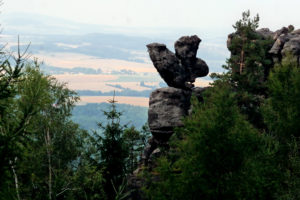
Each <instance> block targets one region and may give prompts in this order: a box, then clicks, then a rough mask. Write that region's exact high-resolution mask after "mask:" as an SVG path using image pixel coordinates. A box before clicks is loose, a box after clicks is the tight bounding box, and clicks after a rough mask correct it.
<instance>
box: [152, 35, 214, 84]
mask: <svg viewBox="0 0 300 200" xmlns="http://www.w3.org/2000/svg"><path fill="white" fill-rule="evenodd" d="M200 42H201V40H200V39H199V38H198V37H197V36H196V35H194V36H190V37H189V36H184V37H181V38H180V39H179V40H177V41H176V42H175V52H176V53H173V52H171V51H170V50H169V49H168V48H167V47H166V45H164V44H159V43H152V44H148V45H147V48H148V52H149V55H150V58H151V60H152V62H153V64H154V67H155V68H156V69H157V71H158V73H159V74H160V76H161V77H162V78H163V79H164V80H165V82H166V83H167V84H168V86H170V87H175V88H181V89H190V88H192V87H194V85H193V83H194V82H195V79H196V78H198V77H203V76H206V75H207V74H208V66H207V64H206V63H205V62H204V61H203V60H201V59H199V58H196V54H197V50H198V46H199V44H200Z"/></svg>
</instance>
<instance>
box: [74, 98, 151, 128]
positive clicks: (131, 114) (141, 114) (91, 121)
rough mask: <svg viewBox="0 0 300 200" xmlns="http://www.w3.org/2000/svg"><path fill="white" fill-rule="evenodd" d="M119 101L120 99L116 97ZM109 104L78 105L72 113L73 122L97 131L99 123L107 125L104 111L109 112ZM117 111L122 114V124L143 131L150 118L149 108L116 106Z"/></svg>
mask: <svg viewBox="0 0 300 200" xmlns="http://www.w3.org/2000/svg"><path fill="white" fill-rule="evenodd" d="M112 96H113V95H112ZM115 99H116V100H118V97H117V96H116V97H115ZM109 108H110V104H109V103H88V104H85V105H77V106H75V107H74V109H73V111H72V120H73V121H74V122H76V123H78V124H79V125H80V127H81V128H83V129H85V130H97V129H99V127H98V126H97V122H101V123H105V122H106V121H107V119H106V117H105V115H103V110H109ZM116 109H117V110H118V111H120V112H122V115H121V117H120V124H121V125H127V126H134V127H136V128H137V129H141V128H142V127H143V126H144V125H145V122H146V121H147V118H148V108H147V107H140V106H132V105H128V104H119V103H118V104H116Z"/></svg>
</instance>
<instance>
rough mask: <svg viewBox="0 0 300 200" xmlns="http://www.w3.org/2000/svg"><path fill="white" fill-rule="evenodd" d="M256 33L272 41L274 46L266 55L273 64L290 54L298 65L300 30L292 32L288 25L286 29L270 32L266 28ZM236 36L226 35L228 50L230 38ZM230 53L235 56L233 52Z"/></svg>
mask: <svg viewBox="0 0 300 200" xmlns="http://www.w3.org/2000/svg"><path fill="white" fill-rule="evenodd" d="M256 32H257V33H258V34H260V35H262V36H263V38H265V39H267V38H270V39H272V40H274V44H273V46H272V48H271V49H270V50H269V52H268V53H269V54H270V55H271V56H272V58H273V61H274V62H275V63H276V62H280V61H281V59H282V58H283V57H284V56H285V55H287V54H291V55H292V56H294V57H295V59H296V60H297V61H298V64H300V63H299V58H300V29H297V30H294V26H292V25H289V26H288V27H282V28H281V29H279V30H277V31H275V32H273V31H270V29H268V28H262V29H259V30H257V31H256ZM236 36H237V35H236V34H235V33H232V34H229V35H228V39H227V47H228V49H230V45H231V41H232V38H233V37H236ZM231 53H232V54H235V52H231Z"/></svg>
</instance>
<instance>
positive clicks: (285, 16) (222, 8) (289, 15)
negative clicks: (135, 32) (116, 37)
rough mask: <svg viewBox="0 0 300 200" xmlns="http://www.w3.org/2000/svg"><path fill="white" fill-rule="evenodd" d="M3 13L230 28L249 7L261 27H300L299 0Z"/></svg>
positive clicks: (29, 5)
mask: <svg viewBox="0 0 300 200" xmlns="http://www.w3.org/2000/svg"><path fill="white" fill-rule="evenodd" d="M2 1H3V3H4V5H3V6H2V7H1V8H0V9H1V10H2V13H8V12H29V13H39V14H45V15H50V16H54V17H60V18H64V19H71V20H73V21H77V22H85V23H92V24H104V25H112V26H123V27H155V28H159V27H165V28H166V27H176V28H188V27H191V28H201V29H207V30H215V31H221V30H224V31H225V30H226V32H227V30H228V29H230V28H231V25H232V24H233V23H234V22H235V21H236V20H238V19H240V18H241V13H242V12H243V11H245V10H247V9H250V11H251V13H252V14H256V13H259V15H260V17H261V22H260V25H261V27H266V26H267V27H270V28H271V29H278V28H281V27H282V26H284V25H285V26H287V25H289V24H293V25H294V26H295V27H296V28H300V12H299V9H300V0H284V1H283V0H2Z"/></svg>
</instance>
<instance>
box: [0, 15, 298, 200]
mask: <svg viewBox="0 0 300 200" xmlns="http://www.w3.org/2000/svg"><path fill="white" fill-rule="evenodd" d="M258 25H259V17H258V16H256V17H254V18H253V19H252V18H250V13H249V12H245V13H243V18H242V19H241V20H239V21H237V22H236V23H235V24H234V26H233V27H234V29H235V37H232V41H231V44H230V45H229V47H228V48H229V50H230V51H231V53H232V54H231V56H230V58H229V59H228V60H227V61H226V64H225V65H224V66H223V68H224V69H225V72H224V73H222V74H216V73H215V74H211V77H212V78H213V79H214V82H213V83H212V84H211V85H210V87H208V88H206V89H205V92H204V93H203V101H201V102H199V101H198V99H197V98H196V97H194V98H192V102H191V103H192V110H191V114H190V115H189V116H188V117H186V118H185V119H184V126H183V127H181V128H178V129H176V131H175V134H174V135H173V136H172V137H171V138H170V140H169V146H168V147H167V148H165V147H164V148H161V155H160V156H159V157H157V158H156V159H155V161H154V164H152V165H151V168H150V167H147V166H143V167H142V169H143V170H141V172H140V173H139V176H140V177H141V178H142V179H143V180H144V181H143V187H142V188H140V190H141V193H142V194H143V199H154V200H156V199H159V200H162V199H174V200H175V199H178V200H179V199H205V200H206V199H208V200H210V199H211V200H217V199H218V200H226V199H228V200H229V199H230V200H232V199H239V200H242V199H262V200H267V199H278V200H279V199H280V200H284V199H286V200H290V199H300V155H299V151H300V150H299V149H300V146H299V145H300V143H299V142H300V141H299V139H300V138H299V137H300V103H299V102H300V68H299V60H297V59H295V57H294V56H293V55H292V54H287V55H285V56H284V57H283V58H282V60H280V61H277V62H274V61H273V60H272V58H271V57H270V56H269V55H268V50H269V49H270V45H272V41H271V39H270V38H263V37H261V35H259V34H258V33H257V32H256V29H257V28H258ZM290 31H291V30H290ZM26 58H27V54H26V50H25V52H24V53H22V52H21V51H20V50H17V52H16V55H15V56H13V55H9V54H7V53H5V52H4V51H2V52H1V58H0V61H1V63H0V71H1V73H0V199H5V200H10V199H16V200H21V199H22V200H23V199H24V200H25V199H33V200H35V199H36V200H40V199H49V200H52V199H53V200H54V199H57V200H59V199H68V200H71V199H86V200H96V199H130V198H131V195H130V194H131V193H132V192H133V191H132V190H131V189H128V188H127V180H128V177H129V176H130V175H131V174H133V172H134V171H135V170H136V169H137V167H138V166H140V165H142V164H141V163H142V162H141V158H142V153H143V150H144V148H145V147H146V145H147V141H148V139H149V135H150V131H149V128H148V127H147V124H145V125H144V126H142V127H141V128H140V127H138V128H136V127H134V126H132V125H131V124H130V121H126V119H127V117H126V118H124V117H123V115H124V113H122V107H119V108H118V107H117V105H116V99H115V97H114V96H112V99H111V100H110V101H109V102H108V103H109V105H106V106H107V107H106V108H105V109H104V110H103V111H99V109H96V106H97V105H95V104H89V105H87V106H85V107H79V108H75V110H73V109H74V106H75V105H76V103H77V102H78V101H79V96H78V94H76V92H74V91H72V90H70V89H68V88H67V87H66V85H64V84H61V83H59V82H58V81H57V80H56V79H55V78H53V77H52V76H50V75H46V74H44V73H43V72H42V71H41V70H40V64H39V62H38V61H30V60H28V59H26ZM83 108H86V109H89V110H90V111H93V112H99V115H101V116H99V119H98V120H97V119H92V120H97V123H96V122H95V124H91V122H90V121H89V122H86V123H85V124H86V126H83V127H82V126H81V127H80V126H79V125H78V124H77V123H75V122H74V121H76V122H79V121H82V120H85V118H86V117H87V116H86V114H85V111H84V110H82V109H83ZM134 112H135V111H134ZM74 113H76V117H74V116H73V115H72V114H74ZM135 114H136V117H137V118H139V119H144V116H143V117H142V116H140V117H139V115H141V114H144V112H143V113H135ZM81 115H82V116H81ZM103 118H104V119H105V120H103ZM73 120H74V121H73ZM90 120H91V119H90ZM144 123H145V122H144V121H143V120H141V121H139V122H138V124H139V126H141V124H144ZM95 125H97V127H95ZM83 128H84V129H83ZM92 129H94V130H92Z"/></svg>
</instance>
